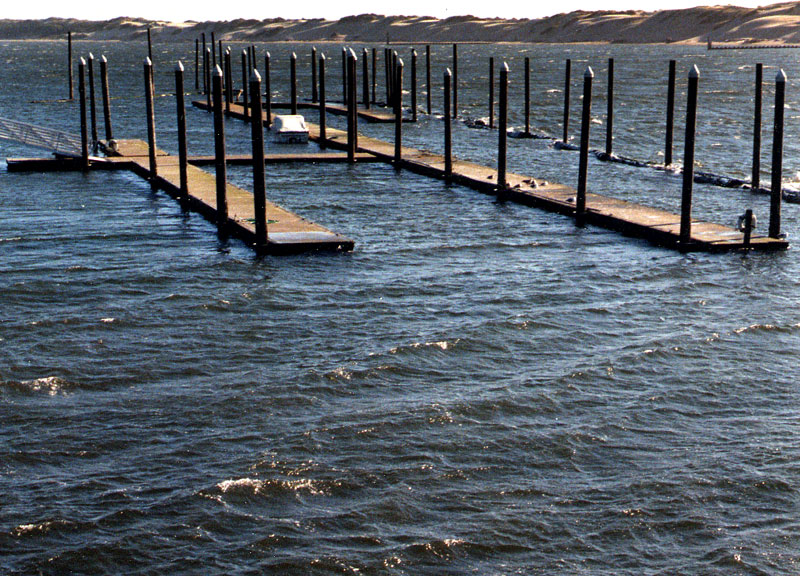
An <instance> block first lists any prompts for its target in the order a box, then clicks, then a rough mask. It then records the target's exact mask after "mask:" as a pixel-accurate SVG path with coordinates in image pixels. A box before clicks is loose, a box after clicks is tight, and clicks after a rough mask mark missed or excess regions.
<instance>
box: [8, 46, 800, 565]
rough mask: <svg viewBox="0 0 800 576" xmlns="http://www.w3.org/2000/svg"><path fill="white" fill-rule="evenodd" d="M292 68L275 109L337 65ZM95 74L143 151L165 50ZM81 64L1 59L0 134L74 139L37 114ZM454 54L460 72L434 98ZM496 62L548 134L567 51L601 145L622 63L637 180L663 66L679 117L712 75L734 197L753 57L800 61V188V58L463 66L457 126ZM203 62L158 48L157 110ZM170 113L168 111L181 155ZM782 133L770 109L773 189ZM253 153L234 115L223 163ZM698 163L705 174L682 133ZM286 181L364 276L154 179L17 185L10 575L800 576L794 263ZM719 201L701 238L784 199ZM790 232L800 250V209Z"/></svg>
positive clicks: (376, 189) (561, 49) (693, 54)
mask: <svg viewBox="0 0 800 576" xmlns="http://www.w3.org/2000/svg"><path fill="white" fill-rule="evenodd" d="M269 48H270V50H271V51H272V54H273V58H274V62H275V64H274V70H275V76H274V78H273V86H274V87H275V91H276V97H279V95H280V94H279V93H280V92H281V91H284V92H285V89H286V86H285V78H286V76H288V73H287V70H288V66H281V65H280V62H287V60H286V58H287V55H288V53H289V51H290V50H292V49H294V50H297V51H298V53H299V54H301V61H302V62H307V54H308V50H309V49H310V48H309V47H308V46H301V45H298V46H291V45H274V46H270V47H269ZM321 48H322V49H324V50H326V51H328V52H329V53H330V54H331V55H332V60H333V62H334V63H338V60H337V57H338V56H339V55H340V52H339V51H340V47H339V46H334V45H327V46H322V47H321ZM380 48H381V47H379V53H382V52H381V50H380ZM422 48H424V47H422ZM77 49H78V51H79V52H81V53H85V52H88V51H89V50H92V51H94V52H95V54H96V55H98V54H99V53H101V52H105V54H106V55H107V56H108V58H109V60H110V62H111V84H112V93H113V95H114V96H115V97H116V99H115V100H114V101H113V115H114V123H115V131H116V134H117V135H118V136H119V137H139V138H142V137H144V136H145V131H144V124H143V115H144V105H143V102H142V100H141V98H140V94H141V92H142V89H141V59H142V58H143V57H144V55H145V54H144V52H145V50H144V48H143V46H141V45H133V44H125V43H109V44H107V45H105V46H102V45H99V44H94V43H78V44H77ZM259 52H260V53H261V54H263V46H261V45H259ZM63 53H64V46H63V45H58V44H49V43H6V44H0V59H1V60H0V61H2V62H4V64H5V66H6V71H7V73H6V76H5V79H4V83H3V84H2V85H1V86H0V109H1V110H2V112H1V113H0V115H2V116H8V117H12V118H17V119H20V120H28V121H32V122H36V123H46V124H48V125H51V126H53V127H57V128H63V129H67V130H73V131H74V130H75V129H76V126H77V120H78V116H77V111H76V108H75V106H74V105H70V104H65V103H61V104H55V103H54V104H36V105H30V104H29V103H28V102H29V101H30V100H45V99H55V98H61V97H64V95H65V93H66V86H65V81H64V79H63V73H62V68H63ZM449 54H450V48H449V46H436V47H434V63H435V69H434V78H439V77H440V76H441V72H442V70H443V68H444V66H445V65H446V64H447V63H448V62H449V61H448V58H449ZM490 54H493V55H495V56H497V57H498V58H501V57H502V58H506V59H508V60H509V64H510V66H511V70H512V81H514V82H515V83H516V86H517V87H519V86H521V85H522V82H521V77H520V76H519V73H520V70H521V61H522V58H524V56H525V55H528V56H530V57H531V58H532V65H533V80H534V82H533V85H534V87H535V89H534V97H533V103H534V122H533V125H534V128H535V129H537V130H542V131H546V132H549V133H551V134H559V133H560V126H559V123H558V115H559V113H560V108H561V99H560V98H561V93H560V88H561V84H562V73H563V72H562V70H563V59H564V58H566V57H571V58H572V59H573V69H574V70H575V71H576V72H577V74H576V75H577V76H578V77H579V76H580V72H581V71H582V68H583V67H584V66H585V65H586V64H587V63H590V64H592V65H593V66H594V67H595V71H596V73H597V78H596V82H595V84H596V100H595V102H596V108H595V112H596V114H595V115H596V120H597V123H596V124H594V126H593V129H594V133H593V144H595V142H596V144H595V145H596V146H597V147H601V146H602V142H603V138H604V132H603V126H602V122H603V120H604V114H603V112H604V106H605V104H604V99H603V92H604V90H605V86H604V74H605V61H606V58H607V57H609V56H613V57H615V59H616V69H617V77H616V86H617V89H618V91H617V96H616V101H617V112H618V116H617V118H616V125H617V127H618V133H617V139H616V142H615V148H616V150H617V151H618V152H619V153H621V154H625V155H628V156H633V157H637V158H640V159H643V160H658V158H659V156H658V154H659V147H660V143H661V140H662V134H661V130H662V123H663V110H664V106H663V101H664V100H665V93H666V89H665V86H664V85H665V80H664V78H665V76H666V68H667V60H668V59H669V58H676V59H677V60H678V62H679V65H678V69H679V70H680V71H681V80H680V82H679V98H678V100H679V102H681V103H682V102H683V101H684V100H685V95H684V93H683V91H684V90H685V72H686V71H687V70H688V68H689V66H690V65H691V64H693V63H696V64H698V66H699V67H700V70H701V74H702V78H701V98H700V102H701V112H700V116H699V120H698V127H699V134H698V145H699V149H698V153H697V158H698V160H699V161H700V162H701V163H702V164H703V166H704V168H706V169H709V170H713V171H715V172H718V173H723V174H729V175H732V176H738V177H742V176H747V175H748V173H749V160H748V159H747V158H748V156H749V147H750V137H749V133H750V128H749V126H750V115H751V96H750V93H751V79H752V76H753V65H754V62H755V61H756V59H762V60H763V61H764V63H765V64H766V65H767V70H766V74H765V77H766V78H767V79H771V78H772V77H774V72H776V71H777V68H776V66H778V65H780V66H784V67H785V68H786V71H787V74H788V75H789V86H788V103H789V110H788V112H787V132H788V133H787V140H786V149H787V154H786V158H785V166H786V180H787V181H790V180H793V179H796V175H797V173H798V171H800V145H798V142H799V141H800V140H799V139H798V130H799V129H800V127H799V126H798V121H797V120H798V116H797V109H798V108H800V85H798V82H797V78H800V67H799V66H798V64H797V58H796V56H797V53H796V52H795V51H791V50H782V51H747V52H741V53H737V52H706V51H705V50H704V49H698V48H686V47H677V46H672V47H628V46H610V47H602V46H580V47H577V46H516V45H513V46H512V45H504V46H499V47H488V46H462V47H461V51H460V61H459V72H460V75H461V85H460V94H459V99H460V108H461V111H462V114H463V115H464V116H469V117H479V116H485V115H487V110H486V106H485V102H484V101H485V93H486V73H487V69H488V66H487V58H488V56H489V55H490ZM179 57H182V58H186V59H187V60H188V61H189V62H190V63H192V62H193V46H188V45H187V46H180V47H161V46H157V47H156V55H155V59H156V64H157V66H158V68H157V90H158V91H159V92H160V93H164V94H166V93H168V92H169V91H170V90H171V89H172V65H173V62H174V61H175V59H177V58H179ZM422 61H423V60H422V59H421V60H420V62H421V63H422ZM189 70H190V71H191V66H189ZM302 70H303V71H302V74H301V78H307V76H308V71H307V69H305V68H304V69H302ZM423 70H424V68H423V67H422V66H421V67H420V72H421V73H422V71H423ZM338 72H339V70H338V68H337V67H336V66H335V65H334V66H333V67H332V69H331V71H330V72H329V74H330V75H331V78H333V79H334V80H331V81H329V86H331V89H332V90H333V91H334V92H335V91H337V90H338V82H337V81H336V80H335V79H336V78H337V74H338ZM515 73H517V76H514V74H515ZM188 77H189V78H191V77H192V76H191V74H189V76H188ZM381 78H382V77H381ZM768 85H769V84H768ZM437 86H438V82H437ZM574 86H575V89H574V90H573V93H574V94H577V93H578V92H579V90H578V88H577V87H578V80H577V79H576V82H575V84H574ZM306 92H307V89H306ZM771 94H772V92H771V87H768V88H767V94H766V96H765V104H766V103H767V102H771ZM514 98H515V100H514V102H515V103H514V102H512V108H513V109H514V113H513V114H514V123H515V124H519V123H521V122H522V113H521V109H519V107H520V106H521V94H515V97H514ZM423 102H424V98H423V96H420V105H422V103H423ZM173 107H174V99H173V98H171V97H168V96H167V97H163V98H160V99H159V101H158V104H157V113H158V128H159V142H160V144H161V145H162V146H164V147H165V148H167V149H168V150H172V151H174V150H176V146H175V139H174V134H173V133H172V130H173V125H174V111H173ZM578 107H579V103H578V102H577V100H576V101H575V106H574V113H573V117H577V114H578ZM434 108H435V109H437V110H441V102H440V95H439V94H438V92H437V93H436V96H435V98H434ZM677 117H678V119H679V120H678V124H677V125H678V126H680V121H681V120H682V112H680V111H679V112H678V115H677ZM188 118H189V123H190V127H191V134H190V140H191V142H190V146H191V148H192V151H193V152H195V153H208V152H210V150H211V149H212V147H213V141H212V134H211V123H210V121H209V118H208V116H207V115H206V114H205V113H202V112H199V111H194V110H192V111H190V112H189V113H188ZM311 120H312V121H314V120H315V118H313V117H312V118H311ZM332 121H333V122H339V120H332ZM770 122H771V111H768V110H767V109H766V106H765V128H764V134H765V138H764V141H765V156H764V157H765V164H766V166H765V168H766V169H768V168H769V166H768V158H769V154H768V146H769V141H770V137H769V135H770ZM576 125H577V123H576ZM441 126H442V124H441V122H440V121H439V120H437V119H427V118H426V117H424V116H422V117H421V122H420V123H419V124H418V125H415V126H408V128H407V133H406V136H405V138H406V141H407V142H408V143H409V144H411V145H416V146H421V147H425V148H429V149H433V150H441V147H442V142H441ZM362 128H363V129H364V130H365V131H367V132H369V133H370V134H374V135H388V134H389V133H390V132H389V131H390V130H391V128H390V127H385V126H384V127H382V126H365V125H363V124H362ZM247 134H248V132H247V130H246V129H245V127H243V126H242V125H240V124H237V123H233V122H232V123H229V135H230V138H229V150H231V151H234V152H235V151H247V149H248V140H247ZM676 143H677V145H676V155H677V156H678V158H680V156H681V153H682V131H681V129H680V128H679V127H677V128H676ZM495 145H496V134H495V133H493V132H489V131H482V130H470V129H467V128H466V127H464V126H463V125H457V126H456V129H455V151H456V153H457V154H458V155H460V156H461V157H466V158H470V159H472V160H476V161H481V162H488V163H492V162H494V149H495ZM510 146H511V150H510V153H511V159H510V164H511V168H512V169H513V170H516V171H520V172H525V173H529V174H532V175H536V176H539V177H544V178H548V179H551V180H554V181H560V182H565V183H567V184H572V185H574V183H575V181H576V167H577V155H576V153H574V152H566V151H556V150H553V149H552V148H551V147H550V146H549V144H548V143H547V142H542V141H512V142H511V143H510ZM0 153H2V156H3V157H6V156H15V155H32V154H35V152H34V151H32V150H30V149H24V148H22V147H18V146H15V145H11V144H9V143H6V142H3V143H2V145H1V146H0ZM230 172H231V178H232V179H234V180H236V181H238V182H240V183H242V184H245V185H246V184H247V183H248V180H249V178H250V175H249V172H248V171H247V170H246V169H244V168H231V169H230ZM268 177H269V179H270V180H269V186H268V194H269V195H270V197H271V198H272V199H273V200H275V201H277V202H279V203H281V204H283V205H285V206H287V207H289V208H290V209H293V210H296V211H297V212H299V213H300V214H302V215H304V216H306V217H309V218H311V219H312V220H315V221H317V222H320V223H322V224H324V225H326V226H328V227H330V228H333V229H335V230H337V231H339V232H342V233H344V234H346V235H348V236H350V237H351V238H353V239H355V241H356V250H355V251H354V252H353V253H352V254H344V255H341V254H340V255H303V256H292V257H282V258H264V259H259V258H256V257H255V256H254V255H253V254H252V253H251V251H250V250H249V249H247V248H245V247H244V246H243V245H241V244H240V243H238V242H236V241H231V242H230V243H221V242H220V241H218V240H217V238H216V236H215V233H214V228H213V226H212V225H211V224H209V223H207V222H206V221H204V220H203V219H202V218H200V217H199V216H197V215H184V214H182V213H181V211H180V209H179V207H178V205H177V204H176V203H175V202H173V201H172V200H171V199H169V198H167V197H166V196H165V195H164V194H162V193H152V192H151V191H150V189H149V187H148V186H147V185H146V184H145V183H144V182H143V181H141V180H139V179H138V178H136V177H135V176H132V175H128V174H124V173H102V172H95V173H90V174H87V175H81V174H41V175H38V174H9V173H7V172H6V171H5V170H0V197H2V202H1V205H2V210H0V295H1V296H0V303H2V305H1V306H0V320H1V322H0V421H1V422H2V426H0V572H3V573H10V574H39V573H43V574H64V573H91V574H97V573H109V574H117V573H126V574H175V573H196V574H260V573H270V574H340V573H344V574H349V573H363V574H437V575H438V574H467V573H477V574H597V575H601V574H602V575H605V574H630V575H639V574H795V573H797V570H798V561H800V552H799V551H800V523H798V518H799V517H800V493H799V492H798V490H799V489H800V480H798V478H800V440H799V439H798V438H800V424H798V411H799V410H800V404H799V401H798V393H800V387H799V386H798V355H797V351H796V349H797V347H798V343H800V311H798V310H800V308H798V303H800V302H799V301H800V280H799V278H800V258H798V252H797V250H796V249H794V250H790V251H789V252H787V253H783V254H753V255H749V256H743V255H741V254H728V255H714V256H708V255H702V254H698V255H681V254H678V253H675V252H671V251H667V250H663V249H659V248H654V247H652V246H650V245H648V244H646V243H644V242H641V241H637V240H632V239H628V238H623V237H621V236H619V235H618V234H616V233H612V232H608V231H604V230H599V229H596V228H586V229H581V230H579V229H576V228H575V227H574V225H573V223H572V221H571V220H570V219H568V218H565V217H561V216H556V215H553V214H549V213H545V212H541V211H538V210H535V209H530V208H525V207H520V206H515V205H511V204H497V203H495V202H494V201H493V200H492V199H491V198H489V197H486V196H482V195H480V194H477V193H475V192H473V191H470V190H467V189H464V188H460V187H457V186H453V187H447V186H445V185H444V184H443V183H441V182H437V181H433V180H428V179H425V178H422V177H418V176H415V175H413V174H409V173H406V172H401V173H397V172H395V171H394V170H393V169H392V168H390V167H387V166H382V165H374V164H369V165H362V166H356V167H352V168H351V167H347V166H323V167H296V166H270V167H268ZM765 178H766V172H765ZM590 186H591V187H592V189H594V190H596V191H600V192H605V193H609V194H616V195H619V196H622V197H626V198H631V199H637V200H641V201H644V202H646V203H650V204H655V205H659V206H665V207H670V208H672V209H677V207H678V205H679V196H680V180H679V178H678V177H677V176H675V175H671V174H664V173H660V172H655V171H650V170H646V169H636V168H631V167H626V166H616V165H614V166H611V165H606V164H600V163H594V162H593V163H592V164H591V172H590ZM695 196H696V210H695V213H696V215H697V216H700V217H703V218H709V219H713V220H715V221H720V222H724V223H728V224H731V223H733V222H734V221H735V218H736V216H738V215H739V214H741V213H742V212H743V211H744V209H745V208H747V207H749V206H752V207H753V208H754V209H755V211H756V214H757V215H758V216H760V217H761V222H762V225H765V224H766V220H767V202H768V200H767V199H766V198H765V197H762V196H752V195H750V194H749V193H747V192H743V191H737V190H726V189H718V188H713V187H707V186H698V187H697V188H696V194H695ZM784 229H785V230H786V232H787V233H788V235H789V238H790V239H791V240H792V241H793V242H795V243H797V242H798V241H800V230H798V217H797V209H796V207H795V206H784Z"/></svg>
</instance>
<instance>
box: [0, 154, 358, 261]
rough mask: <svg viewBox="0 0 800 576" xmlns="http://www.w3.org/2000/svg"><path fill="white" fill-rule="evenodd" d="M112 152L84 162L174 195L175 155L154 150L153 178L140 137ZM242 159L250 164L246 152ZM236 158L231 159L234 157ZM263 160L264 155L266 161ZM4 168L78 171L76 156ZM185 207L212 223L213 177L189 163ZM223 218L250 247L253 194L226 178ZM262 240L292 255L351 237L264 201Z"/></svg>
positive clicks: (337, 247) (336, 157)
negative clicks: (136, 177) (265, 232)
mask: <svg viewBox="0 0 800 576" xmlns="http://www.w3.org/2000/svg"><path fill="white" fill-rule="evenodd" d="M116 142H117V147H116V151H111V150H106V152H107V154H108V157H106V158H94V159H93V160H92V161H91V162H90V168H91V169H100V170H131V171H133V172H135V173H136V174H138V175H140V176H141V177H142V178H145V179H148V180H151V182H152V184H153V185H154V186H155V187H157V188H160V189H162V190H164V191H166V192H167V193H168V194H170V195H171V196H173V197H175V198H180V196H181V194H180V168H179V165H178V157H177V156H171V155H169V154H167V153H166V152H164V151H162V150H158V153H157V159H158V163H157V172H158V175H157V176H156V178H154V179H151V173H150V165H149V157H148V145H147V142H144V141H142V140H117V141H116ZM314 156H316V155H290V154H287V155H279V156H275V157H272V158H271V160H272V161H274V162H277V161H312V158H313V157H314ZM244 158H246V159H247V162H248V163H250V161H251V157H249V156H248V157H242V159H244ZM345 158H346V155H344V154H341V153H338V154H322V155H320V158H318V159H317V158H313V161H316V160H319V161H323V162H325V161H327V162H331V161H341V160H344V159H345ZM237 159H238V158H237V157H233V158H232V159H231V160H232V161H233V162H236V160H237ZM195 160H196V161H197V163H205V157H202V156H201V157H195ZM267 161H269V160H267ZM7 162H8V169H9V171H17V172H19V171H23V170H36V171H43V170H80V169H81V163H80V159H42V158H24V159H14V158H9V159H8V161H7ZM187 175H188V190H189V196H188V198H187V207H188V208H190V209H192V210H194V211H196V212H198V213H200V214H201V215H202V216H204V217H205V218H207V219H208V220H210V221H212V222H216V218H217V209H216V203H217V197H216V178H215V176H214V175H213V174H211V173H209V172H206V171H205V170H202V169H200V168H198V167H197V166H194V165H192V164H189V166H188V170H187ZM226 192H227V202H228V222H227V225H226V227H225V230H226V233H227V234H228V235H229V236H231V237H234V238H239V239H241V240H243V241H244V242H245V243H246V244H248V245H250V246H254V245H255V240H256V237H255V219H254V218H255V208H254V205H253V193H252V192H248V191H247V190H243V189H242V188H239V187H238V186H234V185H233V184H231V183H228V184H227V187H226ZM267 222H268V243H267V246H266V247H265V248H264V249H262V251H263V252H264V253H267V254H293V253H300V252H308V251H318V250H325V251H349V250H352V249H353V245H354V243H353V241H352V240H350V239H349V238H346V237H344V236H342V235H340V234H337V233H335V232H331V231H330V230H328V229H326V228H323V227H322V226H320V225H318V224H315V223H313V222H310V221H308V220H306V219H305V218H302V217H300V216H298V215H297V214H293V213H292V212H289V211H288V210H286V209H284V208H282V207H280V206H278V205H277V204H273V203H271V202H269V201H268V202H267Z"/></svg>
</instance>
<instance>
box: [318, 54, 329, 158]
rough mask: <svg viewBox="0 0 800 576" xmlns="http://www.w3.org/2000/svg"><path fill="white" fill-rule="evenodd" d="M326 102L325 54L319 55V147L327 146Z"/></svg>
mask: <svg viewBox="0 0 800 576" xmlns="http://www.w3.org/2000/svg"><path fill="white" fill-rule="evenodd" d="M326 112H327V109H326V103H325V54H320V57H319V147H320V148H326V147H327V137H328V135H327V133H326V118H325V115H326Z"/></svg>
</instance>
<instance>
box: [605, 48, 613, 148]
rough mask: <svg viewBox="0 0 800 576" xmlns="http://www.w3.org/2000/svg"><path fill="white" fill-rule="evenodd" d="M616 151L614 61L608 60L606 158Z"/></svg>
mask: <svg viewBox="0 0 800 576" xmlns="http://www.w3.org/2000/svg"><path fill="white" fill-rule="evenodd" d="M613 151H614V59H613V58H609V59H608V86H607V96H606V156H611V154H612V153H613Z"/></svg>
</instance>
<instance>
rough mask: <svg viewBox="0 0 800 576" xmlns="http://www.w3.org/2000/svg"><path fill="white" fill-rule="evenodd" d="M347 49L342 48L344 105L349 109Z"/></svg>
mask: <svg viewBox="0 0 800 576" xmlns="http://www.w3.org/2000/svg"><path fill="white" fill-rule="evenodd" d="M347 57H348V53H347V48H345V47H344V46H342V103H343V104H344V105H345V107H347V96H348V94H347V90H348V86H349V84H348V83H347V67H348V64H347Z"/></svg>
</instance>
